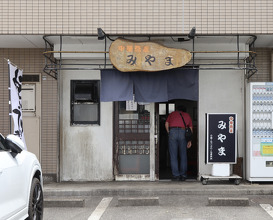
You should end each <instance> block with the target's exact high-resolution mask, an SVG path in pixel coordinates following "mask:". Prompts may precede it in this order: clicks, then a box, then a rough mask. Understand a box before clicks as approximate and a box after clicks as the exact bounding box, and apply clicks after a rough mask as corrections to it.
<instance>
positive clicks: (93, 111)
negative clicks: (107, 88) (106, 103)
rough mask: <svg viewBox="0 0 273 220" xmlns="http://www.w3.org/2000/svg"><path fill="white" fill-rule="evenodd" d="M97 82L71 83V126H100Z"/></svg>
mask: <svg viewBox="0 0 273 220" xmlns="http://www.w3.org/2000/svg"><path fill="white" fill-rule="evenodd" d="M99 96H100V95H99V81H98V80H72V81H71V124H72V125H73V124H100V101H99V100H100V97H99Z"/></svg>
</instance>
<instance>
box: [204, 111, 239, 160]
mask: <svg viewBox="0 0 273 220" xmlns="http://www.w3.org/2000/svg"><path fill="white" fill-rule="evenodd" d="M206 120H207V129H206V163H208V164H213V163H230V164H234V163H236V162H237V117H236V114H229V113H223V114H207V117H206Z"/></svg>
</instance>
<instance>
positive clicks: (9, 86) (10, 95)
mask: <svg viewBox="0 0 273 220" xmlns="http://www.w3.org/2000/svg"><path fill="white" fill-rule="evenodd" d="M7 62H8V68H9V71H8V73H9V133H10V134H11V114H12V112H11V100H10V97H11V95H10V92H11V88H10V61H9V59H8V60H7Z"/></svg>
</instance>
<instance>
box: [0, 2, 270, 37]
mask: <svg viewBox="0 0 273 220" xmlns="http://www.w3.org/2000/svg"><path fill="white" fill-rule="evenodd" d="M272 11H273V1H272V0H259V1H256V0H149V1H147V0H34V1H30V0H1V1H0V34H94V35H95V34H96V33H97V28H98V27H101V28H103V30H104V31H105V32H106V33H108V34H122V33H124V34H141V33H150V34H170V33H172V34H187V33H188V32H189V30H190V29H191V28H192V27H193V26H196V29H197V34H212V33H216V34H231V33H240V34H241V33H246V34H247V33H252V34H260V33H264V34H266V33H273V13H272Z"/></svg>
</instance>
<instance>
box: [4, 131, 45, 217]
mask: <svg viewBox="0 0 273 220" xmlns="http://www.w3.org/2000/svg"><path fill="white" fill-rule="evenodd" d="M23 149H24V144H23V142H22V141H21V139H20V138H19V137H17V136H15V135H8V136H7V137H6V138H5V137H4V136H3V135H2V134H0V220H15V219H16V220H18V219H20V220H21V219H30V220H32V219H36V220H39V219H42V218H43V179H42V170H41V165H40V163H39V161H38V160H37V158H36V156H35V155H34V154H32V153H30V152H28V151H26V150H23Z"/></svg>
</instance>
